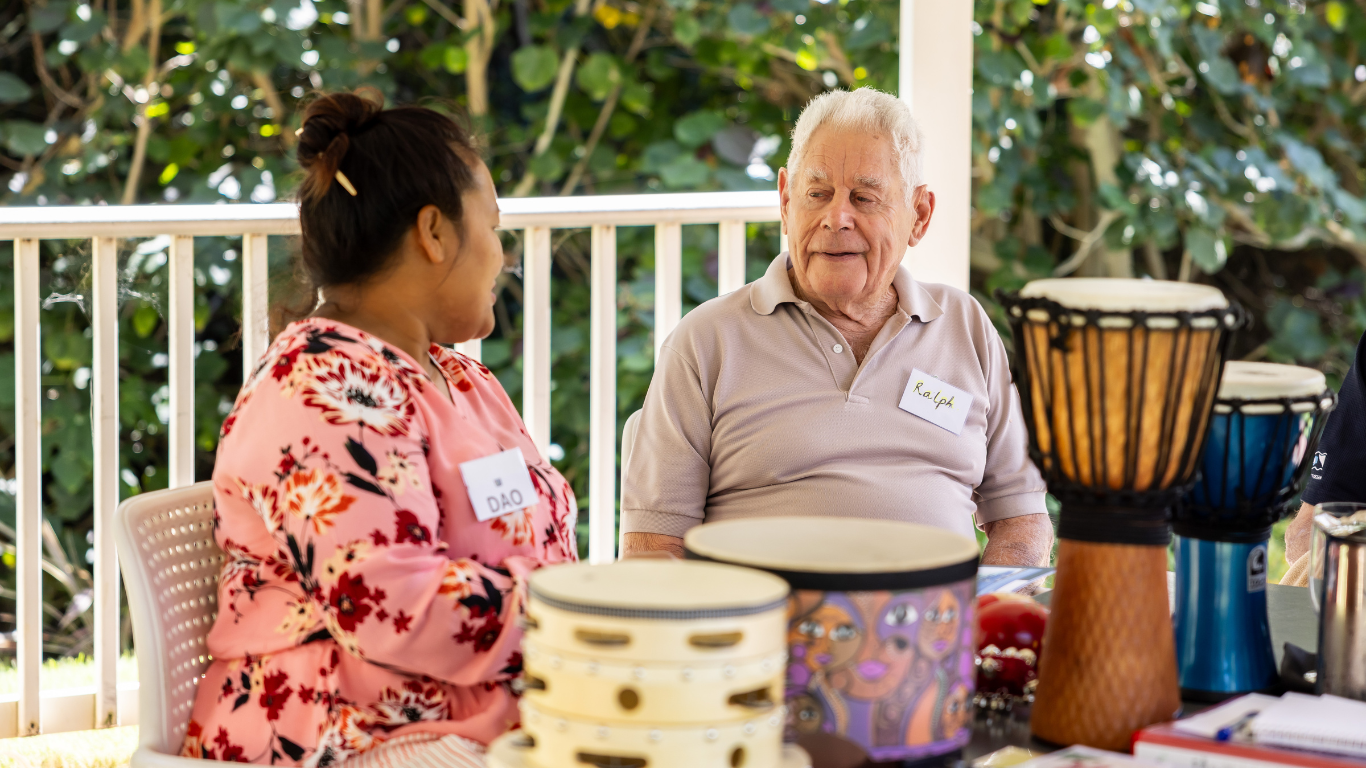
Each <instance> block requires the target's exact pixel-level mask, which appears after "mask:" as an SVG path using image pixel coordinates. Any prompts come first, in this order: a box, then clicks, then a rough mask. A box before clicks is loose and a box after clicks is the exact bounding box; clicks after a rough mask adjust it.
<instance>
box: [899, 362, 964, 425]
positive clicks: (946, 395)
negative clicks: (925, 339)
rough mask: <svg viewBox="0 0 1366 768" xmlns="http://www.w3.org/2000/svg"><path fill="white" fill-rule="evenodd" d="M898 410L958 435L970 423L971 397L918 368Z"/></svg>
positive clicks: (913, 373)
mask: <svg viewBox="0 0 1366 768" xmlns="http://www.w3.org/2000/svg"><path fill="white" fill-rule="evenodd" d="M898 407H900V408H901V410H903V411H905V412H907V413H910V414H914V415H916V416H919V417H920V418H922V419H924V420H925V421H928V422H930V423H931V424H934V425H935V426H938V427H943V428H944V429H947V430H948V431H950V432H952V433H954V434H955V435H957V434H961V433H962V432H963V424H964V423H965V422H966V421H967V420H968V411H969V409H971V408H972V395H969V394H968V393H967V392H964V391H963V390H961V389H959V388H958V387H955V386H953V385H952V384H945V383H944V382H942V381H940V380H939V379H936V378H935V377H933V376H931V375H929V374H928V373H925V372H924V371H922V370H920V369H919V368H916V369H915V370H913V371H911V380H910V381H908V382H906V391H905V392H903V393H902V394H901V403H900V404H899V406H898Z"/></svg>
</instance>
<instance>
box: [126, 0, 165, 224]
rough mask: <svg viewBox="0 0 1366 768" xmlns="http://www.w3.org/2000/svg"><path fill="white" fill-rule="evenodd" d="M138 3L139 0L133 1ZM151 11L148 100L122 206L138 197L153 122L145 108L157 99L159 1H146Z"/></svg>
mask: <svg viewBox="0 0 1366 768" xmlns="http://www.w3.org/2000/svg"><path fill="white" fill-rule="evenodd" d="M135 1H136V2H141V0H135ZM149 2H150V3H151V8H150V9H149V11H148V13H147V16H148V18H149V19H150V26H148V28H147V59H148V62H147V75H146V76H145V77H144V78H143V89H144V90H145V91H146V93H147V98H146V99H145V100H144V101H143V102H142V103H141V104H139V105H138V118H139V121H138V133H137V139H136V142H135V144H134V145H133V160H132V163H131V164H130V165H129V167H128V180H127V181H126V182H125V183H124V185H123V197H122V200H121V202H122V203H123V204H124V205H131V204H132V203H133V202H134V201H135V200H137V196H138V182H139V181H141V180H142V167H143V165H145V164H146V163H147V139H148V138H149V137H150V136H151V134H152V120H151V118H149V117H147V106H148V105H149V104H151V103H152V101H153V100H154V99H155V98H156V94H155V93H153V85H155V83H154V80H153V78H154V77H155V76H156V72H157V54H158V53H159V52H160V48H161V0H149Z"/></svg>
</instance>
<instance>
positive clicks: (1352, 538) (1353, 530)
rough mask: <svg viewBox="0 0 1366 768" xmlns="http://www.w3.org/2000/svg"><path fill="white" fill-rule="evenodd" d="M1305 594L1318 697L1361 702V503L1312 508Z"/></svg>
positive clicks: (1364, 669) (1365, 642) (1364, 689)
mask: <svg viewBox="0 0 1366 768" xmlns="http://www.w3.org/2000/svg"><path fill="white" fill-rule="evenodd" d="M1309 595H1310V597H1311V598H1312V600H1313V602H1314V610H1315V611H1318V614H1319V670H1318V692H1319V693H1331V694H1333V695H1335V696H1343V697H1346V698H1352V699H1361V700H1363V701H1366V504H1363V503H1359V502H1330V503H1327V504H1320V505H1319V506H1318V508H1317V510H1316V512H1315V514H1314V525H1313V527H1312V529H1311V534H1310V542H1309Z"/></svg>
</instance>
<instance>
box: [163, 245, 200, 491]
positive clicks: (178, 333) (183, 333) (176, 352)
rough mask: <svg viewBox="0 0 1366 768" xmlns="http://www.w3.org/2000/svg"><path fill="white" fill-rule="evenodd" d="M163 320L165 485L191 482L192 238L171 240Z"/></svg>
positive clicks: (171, 485) (192, 389)
mask: <svg viewBox="0 0 1366 768" xmlns="http://www.w3.org/2000/svg"><path fill="white" fill-rule="evenodd" d="M170 256H171V260H170V266H169V268H168V273H169V278H170V287H169V295H170V297H169V300H168V302H167V304H168V306H167V308H166V321H167V323H168V324H169V325H170V331H171V332H170V342H169V345H168V346H169V349H167V353H168V354H169V356H170V358H171V363H170V370H169V372H168V376H169V377H170V382H169V383H170V385H171V433H170V443H171V445H170V449H171V462H170V463H171V466H170V470H171V476H170V480H169V482H168V487H170V488H179V487H181V486H185V485H191V484H193V483H194V336H195V332H194V237H192V236H189V235H179V236H177V237H176V238H175V239H174V240H172V241H171V253H170Z"/></svg>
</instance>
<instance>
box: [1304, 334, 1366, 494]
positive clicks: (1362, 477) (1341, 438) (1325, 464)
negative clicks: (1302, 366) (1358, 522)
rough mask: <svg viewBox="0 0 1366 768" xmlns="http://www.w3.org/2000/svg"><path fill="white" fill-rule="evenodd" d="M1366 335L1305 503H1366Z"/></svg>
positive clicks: (1330, 419) (1340, 397) (1312, 473)
mask: <svg viewBox="0 0 1366 768" xmlns="http://www.w3.org/2000/svg"><path fill="white" fill-rule="evenodd" d="M1363 356H1366V335H1363V336H1362V337H1361V341H1359V342H1357V353H1356V359H1355V360H1353V361H1352V369H1351V370H1350V371H1348V372H1347V378H1346V379H1345V380H1344V381H1343V382H1342V390H1341V391H1340V392H1338V406H1337V408H1336V409H1334V410H1333V412H1332V413H1330V414H1329V415H1328V426H1326V427H1325V428H1324V430H1323V439H1322V440H1321V441H1320V442H1319V449H1318V452H1317V453H1315V454H1314V456H1313V462H1314V463H1313V465H1312V466H1311V467H1310V470H1309V482H1308V483H1307V484H1306V485H1305V488H1304V495H1303V497H1302V498H1303V500H1304V501H1305V502H1306V503H1309V504H1322V503H1324V502H1326V501H1366V378H1363V374H1366V371H1363V370H1362V365H1363V360H1362V358H1363Z"/></svg>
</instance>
